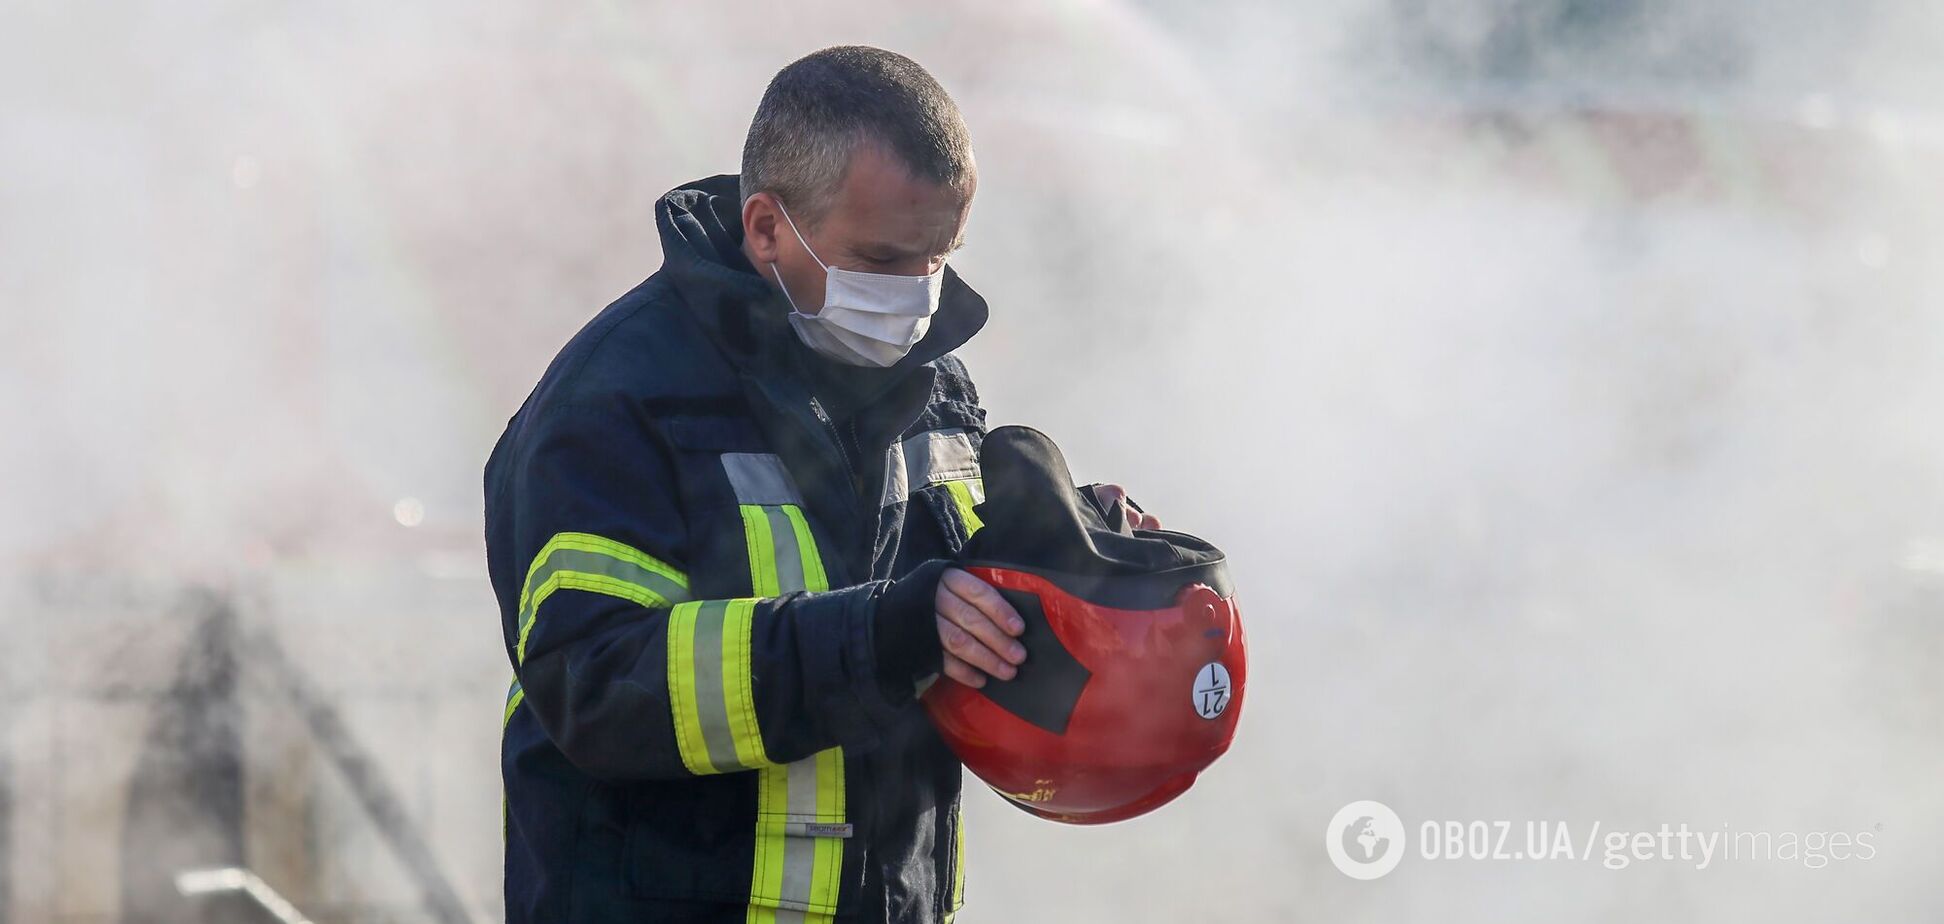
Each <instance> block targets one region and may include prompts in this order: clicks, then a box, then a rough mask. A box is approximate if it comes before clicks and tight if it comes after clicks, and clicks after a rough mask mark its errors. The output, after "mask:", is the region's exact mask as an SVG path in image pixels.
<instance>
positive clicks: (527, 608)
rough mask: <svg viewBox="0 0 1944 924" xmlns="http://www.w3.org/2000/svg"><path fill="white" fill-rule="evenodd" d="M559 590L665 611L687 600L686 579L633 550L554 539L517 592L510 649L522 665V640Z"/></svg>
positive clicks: (593, 539)
mask: <svg viewBox="0 0 1944 924" xmlns="http://www.w3.org/2000/svg"><path fill="white" fill-rule="evenodd" d="M561 588H567V589H570V590H589V591H594V592H596V593H604V594H608V595H610V596H615V597H620V598H622V599H625V600H631V601H633V602H635V603H639V604H641V605H642V606H648V607H666V606H670V605H672V604H675V603H679V602H681V601H683V600H687V599H688V596H689V595H688V576H687V575H684V574H683V573H682V572H680V571H678V570H676V569H675V568H674V567H673V566H671V565H669V564H667V563H665V562H662V561H660V560H657V559H656V558H654V557H653V556H650V555H647V554H645V553H643V552H641V551H640V550H638V549H635V548H632V547H630V546H627V545H624V544H622V543H619V542H615V541H614V540H612V539H604V538H602V537H600V536H596V535H593V534H591V533H571V532H569V533H557V534H555V535H554V537H553V538H551V539H549V540H547V544H546V545H544V546H542V547H541V548H540V552H539V554H537V555H535V556H533V564H532V565H531V566H529V567H528V568H527V578H526V583H525V584H524V585H522V587H521V590H520V610H519V621H520V637H519V641H518V643H517V644H516V645H515V646H514V656H515V660H516V661H517V662H518V663H522V664H524V663H526V646H527V639H528V637H530V636H531V635H532V634H533V626H534V624H535V622H537V621H538V619H539V617H540V605H541V604H543V603H545V602H546V600H547V598H548V597H549V596H551V595H552V594H553V592H554V591H556V590H559V589H561Z"/></svg>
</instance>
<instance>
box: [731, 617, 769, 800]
mask: <svg viewBox="0 0 1944 924" xmlns="http://www.w3.org/2000/svg"><path fill="white" fill-rule="evenodd" d="M755 626H756V601H755V600H749V599H744V600H731V601H729V606H728V609H727V611H726V612H724V613H723V617H722V694H723V698H724V703H723V705H724V706H725V707H726V710H727V712H728V714H729V738H730V744H731V746H732V747H734V748H735V752H736V761H737V763H738V764H740V765H741V766H742V767H744V768H749V767H763V766H769V765H770V764H771V761H770V759H769V755H768V754H767V753H765V752H764V749H763V732H762V730H761V728H759V727H758V726H757V724H756V683H755V680H754V678H752V677H751V676H750V671H749V646H750V634H751V633H752V632H753V631H754V629H755Z"/></svg>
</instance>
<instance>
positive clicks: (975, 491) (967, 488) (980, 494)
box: [945, 478, 985, 538]
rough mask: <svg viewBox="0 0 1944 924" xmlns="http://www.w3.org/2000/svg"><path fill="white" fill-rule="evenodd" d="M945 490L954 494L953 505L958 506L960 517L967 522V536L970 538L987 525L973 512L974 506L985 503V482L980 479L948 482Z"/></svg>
mask: <svg viewBox="0 0 1944 924" xmlns="http://www.w3.org/2000/svg"><path fill="white" fill-rule="evenodd" d="M945 490H947V491H950V492H952V503H954V504H956V505H957V506H958V512H959V517H960V518H962V519H964V520H965V535H966V536H967V537H968V538H969V537H970V536H971V535H972V534H973V533H976V532H978V531H979V527H981V526H984V525H985V521H983V520H981V519H979V515H978V514H976V513H973V512H972V506H973V505H974V504H983V503H985V482H984V480H983V479H978V478H968V479H963V480H960V481H947V482H945Z"/></svg>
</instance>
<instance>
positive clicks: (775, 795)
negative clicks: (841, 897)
mask: <svg viewBox="0 0 1944 924" xmlns="http://www.w3.org/2000/svg"><path fill="white" fill-rule="evenodd" d="M844 819H845V812H844V754H843V749H842V748H830V749H828V750H824V751H820V752H818V753H816V754H813V755H811V756H810V757H806V758H804V759H803V760H799V761H796V762H795V763H791V764H786V765H784V766H780V767H769V768H765V769H764V770H763V771H762V772H761V774H760V775H759V777H758V780H757V784H756V857H755V863H754V866H753V868H752V871H751V874H750V887H749V900H750V908H749V911H748V914H747V915H746V919H747V920H749V921H784V920H792V921H800V920H819V921H820V920H828V916H829V915H831V914H834V913H836V911H837V896H838V894H839V892H840V891H841V890H842V887H843V869H844V837H845V836H846V835H847V834H848V832H847V831H846V832H845V833H844V834H832V833H827V832H830V831H831V830H832V829H833V828H836V827H838V826H843V825H844Z"/></svg>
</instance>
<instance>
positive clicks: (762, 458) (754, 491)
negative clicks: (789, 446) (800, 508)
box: [722, 452, 803, 504]
mask: <svg viewBox="0 0 1944 924" xmlns="http://www.w3.org/2000/svg"><path fill="white" fill-rule="evenodd" d="M722 469H723V471H724V472H727V473H728V475H729V485H730V486H731V487H733V488H734V489H735V491H736V503H739V504H802V503H803V499H802V498H803V495H802V494H800V493H798V491H797V487H796V482H795V481H793V480H791V478H790V473H789V471H788V470H787V469H785V468H784V467H783V460H782V459H780V458H777V456H776V455H775V454H774V453H767V452H725V453H723V454H722Z"/></svg>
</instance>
